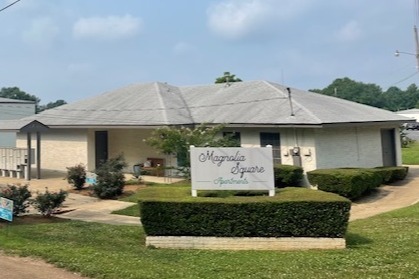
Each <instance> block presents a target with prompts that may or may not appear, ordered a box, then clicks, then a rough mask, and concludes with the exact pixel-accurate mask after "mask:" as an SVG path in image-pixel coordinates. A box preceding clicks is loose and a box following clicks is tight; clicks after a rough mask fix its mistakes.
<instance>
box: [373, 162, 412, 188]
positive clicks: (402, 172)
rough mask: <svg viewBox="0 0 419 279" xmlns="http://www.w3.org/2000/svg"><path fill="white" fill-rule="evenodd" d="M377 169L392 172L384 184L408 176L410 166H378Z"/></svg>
mask: <svg viewBox="0 0 419 279" xmlns="http://www.w3.org/2000/svg"><path fill="white" fill-rule="evenodd" d="M375 170H380V171H387V172H390V173H391V175H389V177H388V179H387V180H386V181H385V182H384V183H383V184H388V183H393V182H396V181H399V180H403V179H405V178H406V176H407V173H408V172H409V167H405V166H400V167H378V168H375Z"/></svg>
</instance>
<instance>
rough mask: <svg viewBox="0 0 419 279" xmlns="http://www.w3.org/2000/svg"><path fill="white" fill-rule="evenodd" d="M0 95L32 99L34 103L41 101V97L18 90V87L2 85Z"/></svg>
mask: <svg viewBox="0 0 419 279" xmlns="http://www.w3.org/2000/svg"><path fill="white" fill-rule="evenodd" d="M0 97H2V98H8V99H15V100H26V101H34V102H35V104H38V103H39V102H40V101H41V99H39V98H38V97H36V96H35V95H31V94H28V93H26V92H25V91H22V90H20V89H19V87H3V88H2V89H1V90H0Z"/></svg>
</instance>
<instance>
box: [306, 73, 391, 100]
mask: <svg viewBox="0 0 419 279" xmlns="http://www.w3.org/2000/svg"><path fill="white" fill-rule="evenodd" d="M310 91H312V92H317V93H321V94H325V95H329V96H335V97H338V98H342V99H346V100H350V101H354V102H357V103H361V104H366V105H370V106H374V107H384V104H385V103H384V97H383V91H382V89H381V88H380V87H379V86H378V85H376V84H371V83H368V84H367V83H363V82H357V81H354V80H351V79H349V78H347V77H345V78H338V79H335V80H334V81H333V82H332V84H330V85H329V86H327V87H326V88H324V89H321V90H319V89H314V90H310Z"/></svg>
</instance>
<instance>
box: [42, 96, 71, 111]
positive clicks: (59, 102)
mask: <svg viewBox="0 0 419 279" xmlns="http://www.w3.org/2000/svg"><path fill="white" fill-rule="evenodd" d="M65 104H67V102H66V101H64V100H61V99H60V100H57V101H55V102H49V103H48V104H46V105H40V106H39V108H38V112H41V111H44V110H47V109H52V108H56V107H59V106H62V105H65Z"/></svg>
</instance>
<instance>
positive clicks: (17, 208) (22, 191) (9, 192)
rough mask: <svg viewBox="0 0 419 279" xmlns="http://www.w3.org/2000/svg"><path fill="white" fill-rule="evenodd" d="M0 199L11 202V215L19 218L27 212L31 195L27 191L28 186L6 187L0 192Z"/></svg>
mask: <svg viewBox="0 0 419 279" xmlns="http://www.w3.org/2000/svg"><path fill="white" fill-rule="evenodd" d="M0 197H3V198H6V199H9V200H12V201H13V215H14V216H19V215H21V214H24V213H27V212H28V210H27V208H28V207H29V205H30V202H29V198H30V197H32V194H31V192H30V191H29V189H28V185H23V186H16V185H7V186H6V187H5V188H3V189H1V190H0Z"/></svg>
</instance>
